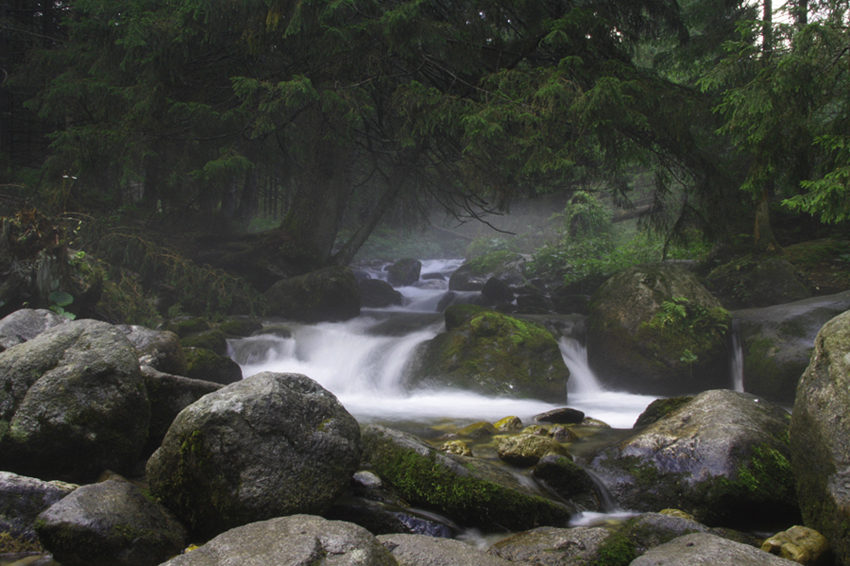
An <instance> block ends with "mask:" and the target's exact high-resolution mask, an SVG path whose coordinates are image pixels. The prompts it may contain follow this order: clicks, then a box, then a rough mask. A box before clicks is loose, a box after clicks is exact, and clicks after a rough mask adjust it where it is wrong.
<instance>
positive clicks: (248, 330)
mask: <svg viewBox="0 0 850 566" xmlns="http://www.w3.org/2000/svg"><path fill="white" fill-rule="evenodd" d="M218 329H219V330H221V331H222V332H224V334H225V335H226V336H227V337H228V338H245V337H248V336H253V335H254V334H255V333H257V332H261V331H262V330H263V324H262V323H261V322H260V321H258V320H254V319H243V318H231V319H229V320H225V321H224V322H222V323H221V324H219V325H218Z"/></svg>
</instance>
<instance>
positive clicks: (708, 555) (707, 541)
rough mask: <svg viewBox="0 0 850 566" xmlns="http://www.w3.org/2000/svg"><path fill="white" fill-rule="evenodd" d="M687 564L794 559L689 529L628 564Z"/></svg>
mask: <svg viewBox="0 0 850 566" xmlns="http://www.w3.org/2000/svg"><path fill="white" fill-rule="evenodd" d="M659 564H689V565H703V564H704V565H706V566H707V565H709V564H710V565H711V566H741V565H742V564H746V565H747V566H793V564H795V563H794V562H791V561H789V560H785V559H784V558H779V557H778V556H773V555H772V554H769V553H767V552H764V551H763V550H760V549H758V548H753V547H752V546H749V545H746V544H742V543H740V542H735V541H732V540H729V539H726V538H723V537H720V536H717V535H714V534H711V533H692V534H688V535H684V536H681V537H677V538H675V539H673V540H671V541H670V542H668V543H665V544H662V545H659V546H656V547H655V548H652V549H650V550H649V551H648V552H647V553H646V554H644V555H643V556H639V557H638V558H636V559H635V560H634V561H633V562H631V563H630V566H658V565H659Z"/></svg>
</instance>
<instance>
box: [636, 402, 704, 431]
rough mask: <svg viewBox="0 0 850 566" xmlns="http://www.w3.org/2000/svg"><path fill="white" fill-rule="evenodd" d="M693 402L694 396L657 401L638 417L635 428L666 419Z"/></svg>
mask: <svg viewBox="0 0 850 566" xmlns="http://www.w3.org/2000/svg"><path fill="white" fill-rule="evenodd" d="M692 400H693V397H692V396H683V397H668V398H667V399H656V400H655V401H653V402H652V403H650V404H649V405H648V406H647V407H646V409H645V410H644V411H643V412H642V413H641V414H640V415H639V416H638V418H637V420H636V421H635V424H634V428H640V427H644V426H648V425H651V424H652V423H654V422H656V421H658V420H660V419H662V418H664V417H666V416H667V415H669V414H670V413H673V412H675V411H676V410H678V409H680V408H681V407H683V406H685V405H687V404H688V403H690V402H691V401H692Z"/></svg>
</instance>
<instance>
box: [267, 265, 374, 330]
mask: <svg viewBox="0 0 850 566" xmlns="http://www.w3.org/2000/svg"><path fill="white" fill-rule="evenodd" d="M266 298H267V299H268V302H269V314H270V315H273V316H280V317H283V318H286V319H289V320H297V321H301V322H322V321H333V320H347V319H349V318H354V317H355V316H357V315H359V314H360V290H359V289H358V287H357V279H356V278H355V277H354V272H353V271H351V269H349V268H347V267H341V266H333V267H325V268H322V269H318V270H316V271H312V272H310V273H308V274H306V275H301V276H298V277H292V278H290V279H282V280H280V281H278V282H277V283H275V284H274V285H272V286H271V288H270V289H269V290H268V291H266Z"/></svg>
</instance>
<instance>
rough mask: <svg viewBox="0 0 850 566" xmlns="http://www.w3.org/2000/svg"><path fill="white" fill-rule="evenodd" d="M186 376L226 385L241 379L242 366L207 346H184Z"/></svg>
mask: <svg viewBox="0 0 850 566" xmlns="http://www.w3.org/2000/svg"><path fill="white" fill-rule="evenodd" d="M183 352H184V355H185V356H186V377H188V378H190V379H198V380H201V381H211V382H212V383H220V384H222V385H228V384H230V383H235V382H237V381H239V380H241V379H242V368H241V367H239V364H237V363H236V362H235V361H233V360H232V359H230V358H229V357H227V356H220V355H218V354H216V353H215V352H213V351H212V350H208V349H207V348H184V349H183Z"/></svg>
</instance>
